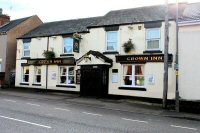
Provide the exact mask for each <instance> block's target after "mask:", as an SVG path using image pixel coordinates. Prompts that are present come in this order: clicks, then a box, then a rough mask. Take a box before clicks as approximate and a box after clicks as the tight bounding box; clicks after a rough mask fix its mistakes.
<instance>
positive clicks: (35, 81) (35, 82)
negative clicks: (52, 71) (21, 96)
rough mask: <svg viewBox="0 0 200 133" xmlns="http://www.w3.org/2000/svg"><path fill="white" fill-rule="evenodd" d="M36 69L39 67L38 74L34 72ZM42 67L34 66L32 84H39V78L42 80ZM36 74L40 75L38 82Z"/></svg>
mask: <svg viewBox="0 0 200 133" xmlns="http://www.w3.org/2000/svg"><path fill="white" fill-rule="evenodd" d="M37 69H40V74H38V73H36V72H37ZM41 74H42V69H41V66H35V67H34V81H33V82H34V84H41V80H42V75H41ZM37 76H40V82H37V80H36V77H37Z"/></svg>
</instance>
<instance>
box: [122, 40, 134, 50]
mask: <svg viewBox="0 0 200 133" xmlns="http://www.w3.org/2000/svg"><path fill="white" fill-rule="evenodd" d="M122 47H124V52H125V53H128V52H130V51H131V50H135V46H134V44H133V42H132V39H129V40H128V41H127V42H125V43H124V44H123V46H122Z"/></svg>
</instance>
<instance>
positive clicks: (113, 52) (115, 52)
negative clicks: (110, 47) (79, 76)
mask: <svg viewBox="0 0 200 133" xmlns="http://www.w3.org/2000/svg"><path fill="white" fill-rule="evenodd" d="M103 54H119V52H117V51H106V52H103Z"/></svg>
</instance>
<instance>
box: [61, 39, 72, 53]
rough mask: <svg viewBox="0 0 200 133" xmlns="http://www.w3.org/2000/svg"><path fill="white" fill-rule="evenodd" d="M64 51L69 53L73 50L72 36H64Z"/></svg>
mask: <svg viewBox="0 0 200 133" xmlns="http://www.w3.org/2000/svg"><path fill="white" fill-rule="evenodd" d="M63 49H64V51H63V53H65V54H71V53H72V52H73V38H70V37H67V38H64V48H63Z"/></svg>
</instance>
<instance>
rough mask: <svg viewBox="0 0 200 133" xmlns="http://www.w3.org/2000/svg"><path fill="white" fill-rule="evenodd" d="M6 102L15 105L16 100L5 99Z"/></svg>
mask: <svg viewBox="0 0 200 133" xmlns="http://www.w3.org/2000/svg"><path fill="white" fill-rule="evenodd" d="M3 100H4V101H6V102H13V103H15V102H16V101H14V100H10V99H3Z"/></svg>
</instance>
